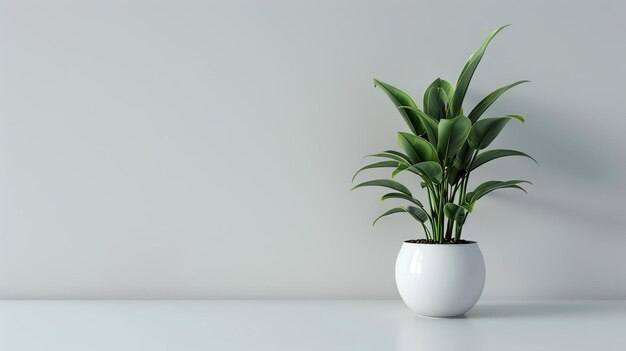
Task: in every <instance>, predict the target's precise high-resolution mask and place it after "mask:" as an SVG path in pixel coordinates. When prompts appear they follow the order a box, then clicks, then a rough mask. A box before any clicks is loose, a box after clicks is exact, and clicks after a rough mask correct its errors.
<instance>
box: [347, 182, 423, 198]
mask: <svg viewBox="0 0 626 351" xmlns="http://www.w3.org/2000/svg"><path fill="white" fill-rule="evenodd" d="M364 186H381V187H385V188H390V189H393V190H396V191H399V192H401V193H404V194H407V195H409V196H410V195H411V191H410V190H409V189H408V188H407V187H405V186H404V185H402V184H400V183H398V182H396V181H395V180H391V179H376V180H370V181H367V182H364V183H361V184H357V185H355V186H354V187H353V188H352V189H350V190H354V189H356V188H361V187H364Z"/></svg>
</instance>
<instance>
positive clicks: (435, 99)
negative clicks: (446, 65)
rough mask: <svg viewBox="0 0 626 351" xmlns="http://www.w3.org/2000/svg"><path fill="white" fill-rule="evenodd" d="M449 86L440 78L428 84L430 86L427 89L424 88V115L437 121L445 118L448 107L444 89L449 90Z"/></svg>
mask: <svg viewBox="0 0 626 351" xmlns="http://www.w3.org/2000/svg"><path fill="white" fill-rule="evenodd" d="M444 82H445V83H444ZM449 86H450V83H449V82H447V81H445V80H443V79H441V78H437V79H435V81H434V82H432V83H431V84H430V86H428V88H426V91H425V92H424V113H426V114H427V115H429V116H432V117H433V118H435V119H437V120H440V119H442V118H446V109H447V105H448V96H447V95H446V89H450V87H449ZM444 87H445V88H444Z"/></svg>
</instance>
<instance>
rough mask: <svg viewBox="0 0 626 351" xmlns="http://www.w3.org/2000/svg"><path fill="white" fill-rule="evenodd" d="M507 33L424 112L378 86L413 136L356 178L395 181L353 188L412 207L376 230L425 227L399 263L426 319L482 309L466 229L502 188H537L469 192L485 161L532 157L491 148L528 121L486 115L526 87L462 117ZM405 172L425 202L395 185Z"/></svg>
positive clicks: (435, 94)
mask: <svg viewBox="0 0 626 351" xmlns="http://www.w3.org/2000/svg"><path fill="white" fill-rule="evenodd" d="M505 27H506V26H503V27H500V28H498V29H496V30H495V31H493V32H492V33H491V34H490V35H489V36H488V37H487V39H486V40H485V41H484V42H483V44H482V45H481V46H480V47H479V48H478V49H477V50H476V51H475V52H474V53H473V54H472V56H471V57H470V58H469V60H468V61H467V63H466V64H465V66H464V67H463V70H462V71H461V74H460V75H459V78H458V80H457V82H456V85H452V84H450V83H449V82H448V81H446V80H444V79H440V78H437V79H435V81H434V82H432V84H430V86H428V88H427V89H426V91H425V93H424V98H423V107H422V108H421V109H420V108H419V107H418V105H417V103H416V102H415V101H414V100H413V98H412V97H411V96H410V95H408V94H407V93H405V92H403V91H402V90H400V89H398V88H396V87H393V86H391V85H390V84H387V83H384V82H382V81H380V80H376V79H375V80H374V83H375V86H376V87H378V88H380V89H381V90H382V91H383V92H385V94H386V95H387V96H388V97H389V98H390V99H391V101H392V102H393V103H394V105H395V106H396V108H397V109H398V111H399V112H400V115H401V116H402V117H403V118H404V120H405V122H406V123H407V125H408V127H409V131H408V132H399V133H398V134H397V141H398V145H399V146H400V148H401V151H396V150H387V151H383V152H380V153H377V154H374V155H370V156H374V157H378V158H382V159H384V160H382V161H380V162H375V163H372V164H369V165H366V166H364V167H362V168H361V169H359V170H358V171H357V172H356V174H355V175H354V177H356V176H357V175H358V174H359V173H361V172H362V171H364V170H368V169H373V168H382V167H388V168H391V169H392V173H391V179H376V180H370V181H366V182H363V183H360V184H358V185H356V186H354V187H353V189H356V188H361V187H367V186H379V187H385V188H390V189H392V190H393V192H389V193H387V194H385V195H383V196H382V198H381V201H386V200H391V199H396V200H401V201H404V202H406V203H407V205H406V206H399V207H393V208H391V209H390V210H388V211H386V212H385V213H383V214H382V215H380V216H379V217H378V218H376V220H375V221H374V224H376V221H378V220H379V219H380V218H382V217H385V216H388V215H391V214H395V213H406V214H409V215H410V216H412V217H413V218H414V219H415V220H416V221H417V222H418V223H419V226H420V227H421V228H422V229H423V232H424V236H425V238H423V239H417V240H407V241H405V242H404V243H403V245H402V248H401V249H400V253H399V254H398V258H397V261H396V284H397V286H398V290H399V292H400V296H401V297H402V299H403V300H404V302H405V303H406V304H407V305H408V307H409V308H411V309H412V310H414V311H415V312H417V313H418V314H420V315H423V316H431V317H452V316H458V315H462V314H464V313H465V312H467V311H469V310H470V309H471V308H472V307H473V306H474V304H476V302H477V301H478V298H479V297H480V295H481V293H482V291H483V287H484V284H485V263H484V260H483V256H482V254H481V252H480V249H479V248H478V244H477V243H476V242H473V241H467V240H463V239H461V234H462V233H463V225H464V224H465V221H466V220H467V217H468V215H469V214H470V213H472V211H473V210H474V208H475V207H476V203H477V201H478V200H480V199H481V198H482V197H483V196H485V195H487V194H489V193H491V192H492V191H494V190H498V189H519V190H522V191H525V190H524V189H523V188H522V186H521V185H522V184H524V183H530V182H528V181H525V180H507V181H499V180H492V181H488V182H485V183H482V184H480V185H478V186H476V187H475V188H473V189H472V190H470V183H469V179H470V175H471V174H472V173H473V172H474V171H475V170H476V169H477V168H479V167H481V166H482V165H484V164H485V163H488V162H490V161H492V160H495V159H498V158H501V157H506V156H524V157H528V158H530V159H532V157H530V156H528V155H527V154H525V153H523V152H520V151H515V150H508V149H493V150H486V148H487V147H488V146H489V145H490V144H491V142H492V141H493V140H494V139H495V138H496V137H497V136H498V134H499V133H500V131H501V130H502V129H503V128H504V126H505V125H506V124H507V123H509V122H510V121H512V120H515V121H520V122H524V118H523V117H522V116H520V115H513V114H512V115H506V116H498V117H489V118H484V117H482V116H483V114H484V112H485V111H486V110H487V109H488V108H489V106H491V104H493V103H494V102H495V101H496V100H497V99H498V97H500V95H502V94H503V93H504V92H506V91H507V90H509V89H511V88H512V87H514V86H517V85H519V84H522V83H525V82H527V81H525V80H521V81H518V82H515V83H512V84H509V85H507V86H504V87H502V88H499V89H496V90H495V91H493V92H492V93H490V94H489V95H487V96H486V97H485V98H484V99H482V100H481V101H480V102H479V103H478V104H477V105H476V106H475V107H474V108H473V109H471V110H470V112H469V113H467V114H465V113H464V112H463V106H462V105H463V100H464V98H465V94H466V92H467V89H468V86H469V84H470V80H471V79H472V76H473V75H474V71H475V70H476V67H477V66H478V64H479V62H480V60H481V58H482V57H483V54H484V52H485V49H486V48H487V45H488V44H489V42H490V41H491V40H492V39H493V37H494V36H495V35H496V34H498V32H500V31H501V30H502V29H503V28H505ZM481 117H482V118H481ZM533 161H534V159H533ZM401 172H410V173H413V174H414V175H415V176H417V179H418V182H416V184H419V185H420V187H421V188H422V189H424V190H425V198H424V199H421V200H420V199H418V198H416V197H415V196H414V195H413V193H412V192H411V190H409V188H408V187H407V186H405V185H403V184H401V183H400V182H398V181H396V180H394V178H395V176H396V175H397V174H399V173H401ZM354 177H353V181H354V179H355V178H354Z"/></svg>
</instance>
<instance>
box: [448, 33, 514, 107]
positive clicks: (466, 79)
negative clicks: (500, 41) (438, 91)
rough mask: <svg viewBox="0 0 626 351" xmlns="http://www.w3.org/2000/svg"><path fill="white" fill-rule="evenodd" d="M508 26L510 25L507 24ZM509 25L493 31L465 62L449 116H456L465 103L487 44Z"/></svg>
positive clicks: (451, 102)
mask: <svg viewBox="0 0 626 351" xmlns="http://www.w3.org/2000/svg"><path fill="white" fill-rule="evenodd" d="M507 26H508V25H507ZM507 26H502V27H500V28H498V29H496V30H495V31H493V32H492V33H491V34H489V36H488V37H487V39H486V40H485V41H484V42H483V44H482V45H481V46H480V47H479V48H478V49H476V51H474V53H473V54H472V56H470V58H469V60H467V62H466V63H465V66H464V67H463V69H462V70H461V74H460V75H459V79H458V80H457V82H456V88H455V90H454V96H453V97H452V100H451V101H450V106H449V108H448V117H456V116H457V115H458V114H459V113H460V111H461V107H462V105H463V100H464V99H465V93H467V88H468V87H469V84H470V81H471V80H472V76H473V75H474V72H475V71H476V67H478V64H479V63H480V60H481V59H482V58H483V54H484V53H485V49H487V45H489V42H491V39H493V37H495V36H496V34H498V33H499V32H500V31H501V30H502V29H504V28H505V27H507Z"/></svg>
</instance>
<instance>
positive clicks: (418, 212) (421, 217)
mask: <svg viewBox="0 0 626 351" xmlns="http://www.w3.org/2000/svg"><path fill="white" fill-rule="evenodd" d="M402 212H405V213H408V214H410V215H411V216H412V217H413V218H415V219H416V220H417V221H419V222H420V223H424V222H426V221H427V220H428V214H427V213H426V212H425V211H424V210H422V209H421V208H419V207H415V206H409V207H394V208H392V209H390V210H389V211H387V212H385V213H383V214H381V215H380V216H378V217H376V219H375V220H374V223H372V225H375V224H376V222H378V220H379V219H381V218H383V217H385V216H389V215H391V214H394V213H402Z"/></svg>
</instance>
